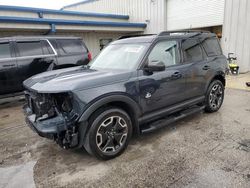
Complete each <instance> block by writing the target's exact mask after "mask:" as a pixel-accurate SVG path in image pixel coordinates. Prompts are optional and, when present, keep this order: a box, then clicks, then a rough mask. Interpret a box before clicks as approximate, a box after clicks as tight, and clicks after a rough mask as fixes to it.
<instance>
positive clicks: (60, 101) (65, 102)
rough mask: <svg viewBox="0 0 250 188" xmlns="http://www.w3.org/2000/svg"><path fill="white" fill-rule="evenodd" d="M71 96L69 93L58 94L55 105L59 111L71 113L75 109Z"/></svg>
mask: <svg viewBox="0 0 250 188" xmlns="http://www.w3.org/2000/svg"><path fill="white" fill-rule="evenodd" d="M71 101H72V99H71V96H70V95H69V94H68V93H62V94H57V95H56V96H55V104H56V107H57V108H58V110H59V111H61V112H66V113H69V112H71V111H72V109H73V105H72V102H71Z"/></svg>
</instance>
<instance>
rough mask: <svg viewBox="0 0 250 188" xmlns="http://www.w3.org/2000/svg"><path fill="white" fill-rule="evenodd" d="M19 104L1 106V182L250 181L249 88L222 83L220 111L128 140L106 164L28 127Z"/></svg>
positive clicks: (145, 183) (41, 184) (230, 183)
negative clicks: (240, 88) (239, 87)
mask: <svg viewBox="0 0 250 188" xmlns="http://www.w3.org/2000/svg"><path fill="white" fill-rule="evenodd" d="M22 103H23V102H22V101H16V102H7V103H5V104H2V105H0V187H4V188H5V187H35V186H36V187H46V188H47V187H211V188H214V187H218V188H221V187H237V188H238V187H242V188H249V187H250V92H249V91H247V90H237V89H230V88H227V89H226V95H225V101H224V104H223V106H222V108H221V109H220V111H219V112H217V113H214V114H197V115H194V116H192V117H189V118H186V119H184V120H183V121H180V122H177V123H175V124H173V125H170V126H168V127H166V128H164V129H161V130H159V131H156V132H154V133H152V134H147V135H143V136H140V137H137V138H133V139H132V141H131V143H130V145H129V147H128V148H127V150H126V151H125V153H124V154H123V155H121V156H120V157H118V158H116V159H113V160H110V161H105V162H104V161H99V160H97V159H95V158H93V157H91V156H89V155H88V154H87V153H86V151H84V150H83V149H82V150H81V149H79V150H63V149H61V148H60V147H59V146H57V145H56V144H55V143H53V142H52V141H50V140H47V139H44V138H41V137H39V136H38V135H36V134H35V133H33V132H32V131H31V130H30V129H29V128H28V127H27V126H26V125H25V123H24V117H23V114H22V109H21V106H22Z"/></svg>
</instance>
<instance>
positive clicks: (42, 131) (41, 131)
mask: <svg viewBox="0 0 250 188" xmlns="http://www.w3.org/2000/svg"><path fill="white" fill-rule="evenodd" d="M30 112H31V110H30V108H29V107H28V106H25V107H24V113H25V115H26V118H25V120H26V123H27V125H28V126H29V127H30V128H31V129H32V130H33V131H35V132H36V133H38V135H40V136H42V137H46V138H49V139H55V137H56V136H57V135H59V134H60V133H62V132H63V131H66V130H67V123H66V121H65V119H64V117H63V116H60V115H59V116H56V117H53V118H49V119H44V120H36V115H35V114H32V113H30Z"/></svg>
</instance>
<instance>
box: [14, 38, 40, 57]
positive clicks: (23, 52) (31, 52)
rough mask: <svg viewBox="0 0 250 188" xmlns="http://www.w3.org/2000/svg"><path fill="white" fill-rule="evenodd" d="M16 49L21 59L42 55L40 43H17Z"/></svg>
mask: <svg viewBox="0 0 250 188" xmlns="http://www.w3.org/2000/svg"><path fill="white" fill-rule="evenodd" d="M17 47H18V50H19V53H20V56H21V57H24V56H36V55H43V49H42V45H41V42H40V41H28V42H26V41H24V42H23V41H22V42H17Z"/></svg>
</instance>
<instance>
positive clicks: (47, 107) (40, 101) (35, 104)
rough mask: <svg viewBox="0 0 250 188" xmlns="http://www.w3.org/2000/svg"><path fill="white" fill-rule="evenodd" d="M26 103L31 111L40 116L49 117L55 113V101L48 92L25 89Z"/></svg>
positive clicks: (37, 116)
mask: <svg viewBox="0 0 250 188" xmlns="http://www.w3.org/2000/svg"><path fill="white" fill-rule="evenodd" d="M25 98H26V104H27V106H28V107H29V108H30V110H31V113H32V114H35V115H36V119H38V118H44V119H45V118H49V117H53V116H54V115H55V108H54V105H53V101H52V100H51V98H50V96H49V95H48V94H38V93H35V92H30V91H25Z"/></svg>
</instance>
